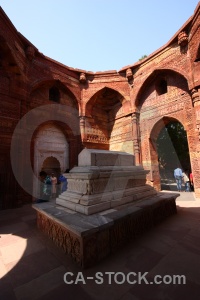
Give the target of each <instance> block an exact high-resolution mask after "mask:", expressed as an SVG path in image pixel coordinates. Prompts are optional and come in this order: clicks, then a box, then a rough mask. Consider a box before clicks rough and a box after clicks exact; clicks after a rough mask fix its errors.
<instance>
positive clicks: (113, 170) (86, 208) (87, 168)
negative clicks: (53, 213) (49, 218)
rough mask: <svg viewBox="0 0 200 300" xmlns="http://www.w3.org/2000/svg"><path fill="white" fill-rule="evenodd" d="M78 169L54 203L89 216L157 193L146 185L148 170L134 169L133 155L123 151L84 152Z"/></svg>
mask: <svg viewBox="0 0 200 300" xmlns="http://www.w3.org/2000/svg"><path fill="white" fill-rule="evenodd" d="M78 164H79V165H78V167H74V168H73V169H72V170H71V171H70V173H69V174H67V175H66V176H67V180H68V189H67V191H66V192H64V193H62V194H61V195H60V196H59V197H58V198H57V199H56V203H57V204H59V205H61V206H64V207H66V208H69V209H71V210H73V211H76V212H79V213H82V214H85V215H90V214H94V213H97V212H100V211H104V210H107V209H110V208H114V207H117V206H120V205H124V204H126V203H130V202H133V201H138V200H141V199H144V198H147V197H150V196H153V195H155V194H156V191H155V190H154V188H152V187H151V186H149V185H147V184H146V174H147V173H148V171H146V170H144V169H143V168H142V167H141V166H134V156H133V155H131V154H128V153H125V152H118V151H107V150H96V149H84V150H83V151H82V152H81V153H80V154H79V158H78Z"/></svg>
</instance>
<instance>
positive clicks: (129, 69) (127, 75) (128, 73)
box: [126, 68, 133, 80]
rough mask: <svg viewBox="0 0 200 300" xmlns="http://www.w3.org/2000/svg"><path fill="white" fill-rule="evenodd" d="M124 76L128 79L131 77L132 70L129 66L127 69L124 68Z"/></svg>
mask: <svg viewBox="0 0 200 300" xmlns="http://www.w3.org/2000/svg"><path fill="white" fill-rule="evenodd" d="M126 78H127V79H128V80H131V79H133V72H132V70H131V68H128V69H127V70H126Z"/></svg>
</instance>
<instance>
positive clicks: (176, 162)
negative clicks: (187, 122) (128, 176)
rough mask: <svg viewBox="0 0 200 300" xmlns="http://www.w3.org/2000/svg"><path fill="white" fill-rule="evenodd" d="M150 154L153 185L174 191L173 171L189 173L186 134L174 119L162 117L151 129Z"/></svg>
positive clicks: (180, 124) (189, 165)
mask: <svg viewBox="0 0 200 300" xmlns="http://www.w3.org/2000/svg"><path fill="white" fill-rule="evenodd" d="M150 154H151V161H152V170H153V174H152V175H153V177H154V181H155V183H154V184H157V186H158V187H159V188H158V189H161V190H162V189H165V190H166V189H167V190H176V184H175V181H174V169H175V168H176V167H177V166H180V167H181V168H182V170H184V171H186V172H187V173H189V172H190V171H191V164H190V155H189V147H188V141H187V133H186V131H185V129H184V126H183V124H182V123H180V122H179V121H178V120H177V119H175V118H170V117H164V118H162V120H160V121H159V122H158V123H157V124H156V125H155V126H154V128H153V130H152V132H151V136H150Z"/></svg>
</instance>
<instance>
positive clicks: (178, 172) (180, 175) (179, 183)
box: [174, 167, 183, 192]
mask: <svg viewBox="0 0 200 300" xmlns="http://www.w3.org/2000/svg"><path fill="white" fill-rule="evenodd" d="M174 178H175V180H176V185H177V190H178V191H179V192H181V189H182V178H183V172H182V170H181V168H179V167H177V168H176V169H175V170H174Z"/></svg>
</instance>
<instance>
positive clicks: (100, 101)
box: [85, 86, 130, 150]
mask: <svg viewBox="0 0 200 300" xmlns="http://www.w3.org/2000/svg"><path fill="white" fill-rule="evenodd" d="M129 105H130V101H125V99H124V96H123V95H122V94H120V93H119V92H118V91H116V90H114V89H112V88H109V87H107V86H104V87H103V88H101V89H100V90H98V91H97V92H96V93H95V94H93V96H92V97H91V98H90V100H89V101H88V102H87V104H86V121H85V129H86V139H87V141H86V143H85V146H87V147H92V148H98V149H99V148H100V149H107V150H108V149H110V150H111V149H112V150H115V149H114V148H112V146H113V135H115V136H117V135H118V136H119V133H118V132H119V130H121V129H119V127H120V124H119V122H121V124H122V121H123V118H124V116H125V115H126V114H127V112H129V110H130V106H129ZM119 119H121V121H119ZM116 123H118V124H117V125H116ZM121 127H122V125H121Z"/></svg>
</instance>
